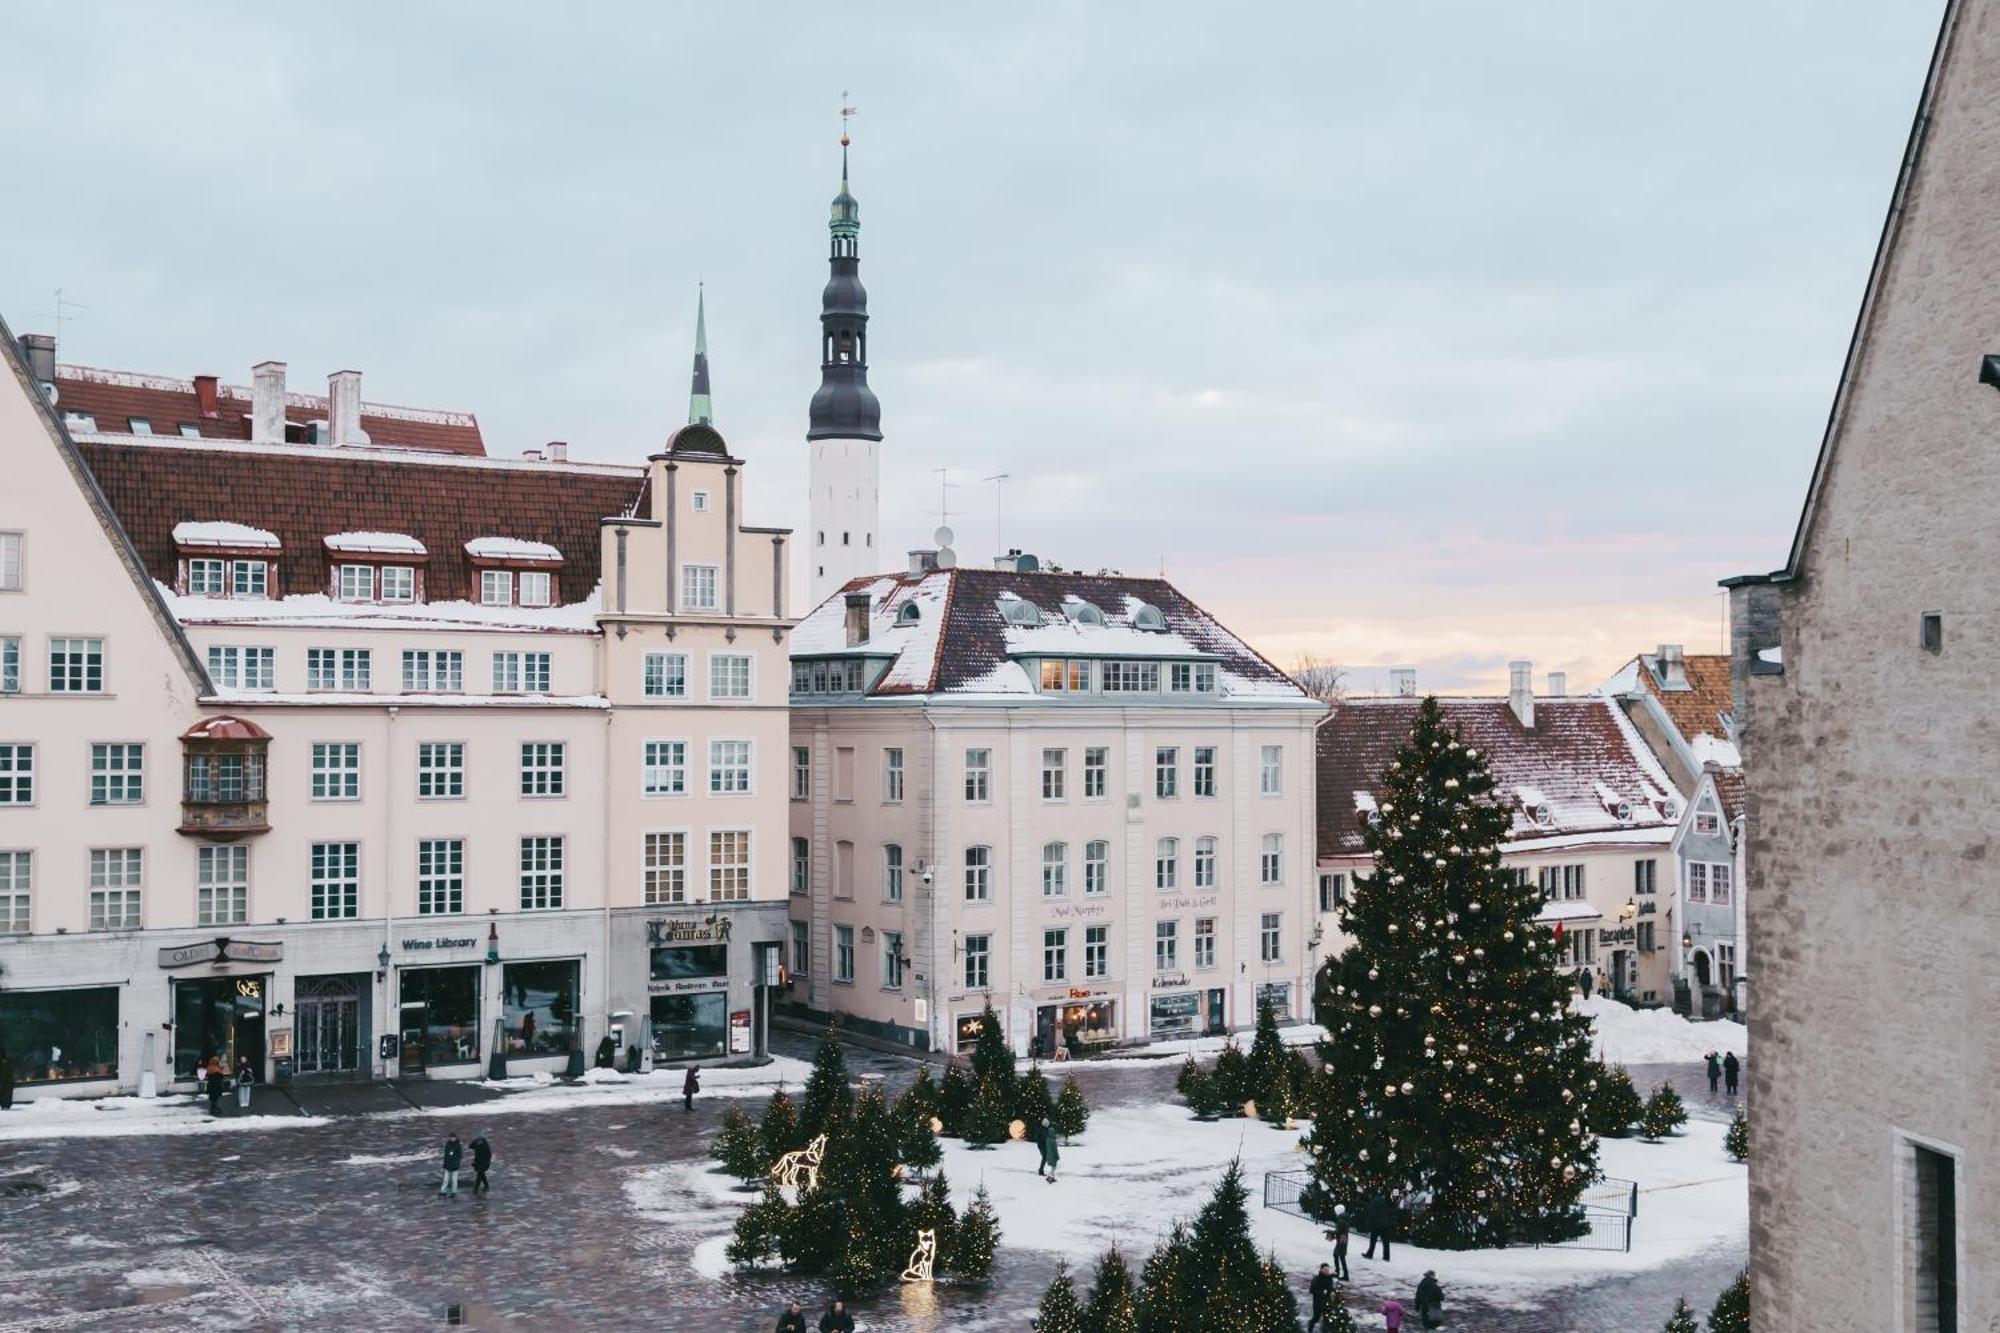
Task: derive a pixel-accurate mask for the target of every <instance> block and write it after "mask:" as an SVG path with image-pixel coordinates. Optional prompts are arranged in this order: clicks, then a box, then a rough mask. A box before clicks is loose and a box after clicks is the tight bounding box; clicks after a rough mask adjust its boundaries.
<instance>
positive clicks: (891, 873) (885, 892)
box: [882, 842, 903, 903]
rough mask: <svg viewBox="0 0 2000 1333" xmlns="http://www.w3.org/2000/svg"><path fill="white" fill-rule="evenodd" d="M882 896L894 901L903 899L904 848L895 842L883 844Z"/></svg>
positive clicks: (897, 901)
mask: <svg viewBox="0 0 2000 1333" xmlns="http://www.w3.org/2000/svg"><path fill="white" fill-rule="evenodd" d="M882 896H883V898H885V899H887V900H888V901H889V902H892V903H899V902H901V901H903V849H902V847H901V845H900V844H897V843H893V842H890V843H884V844H883V846H882Z"/></svg>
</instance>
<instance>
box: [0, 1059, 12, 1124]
mask: <svg viewBox="0 0 2000 1333" xmlns="http://www.w3.org/2000/svg"><path fill="white" fill-rule="evenodd" d="M13 1109H14V1057H13V1056H11V1055H9V1054H7V1052H5V1051H0V1111H11V1110H13Z"/></svg>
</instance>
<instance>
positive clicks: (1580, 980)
mask: <svg viewBox="0 0 2000 1333" xmlns="http://www.w3.org/2000/svg"><path fill="white" fill-rule="evenodd" d="M1576 984H1577V987H1578V989H1580V990H1581V991H1582V992H1583V998H1584V999H1586V1000H1587V999H1589V998H1590V969H1589V968H1587V967H1579V968H1578V969H1577V970H1576Z"/></svg>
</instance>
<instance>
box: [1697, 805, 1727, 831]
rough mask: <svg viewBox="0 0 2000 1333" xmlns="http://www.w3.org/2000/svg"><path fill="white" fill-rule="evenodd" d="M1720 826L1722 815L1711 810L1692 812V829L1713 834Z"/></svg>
mask: <svg viewBox="0 0 2000 1333" xmlns="http://www.w3.org/2000/svg"><path fill="white" fill-rule="evenodd" d="M1721 828H1722V817H1721V816H1720V815H1718V814H1716V813H1715V812H1714V811H1713V810H1697V811H1695V812H1694V831H1695V832H1696V833H1703V834H1710V835H1713V834H1715V833H1717V832H1719V831H1720V830H1721Z"/></svg>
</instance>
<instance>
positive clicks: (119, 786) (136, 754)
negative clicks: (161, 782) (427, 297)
mask: <svg viewBox="0 0 2000 1333" xmlns="http://www.w3.org/2000/svg"><path fill="white" fill-rule="evenodd" d="M90 803H91V804H92V805H144V804H145V803H146V743H145V742H144V741H93V742H91V746H90Z"/></svg>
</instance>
